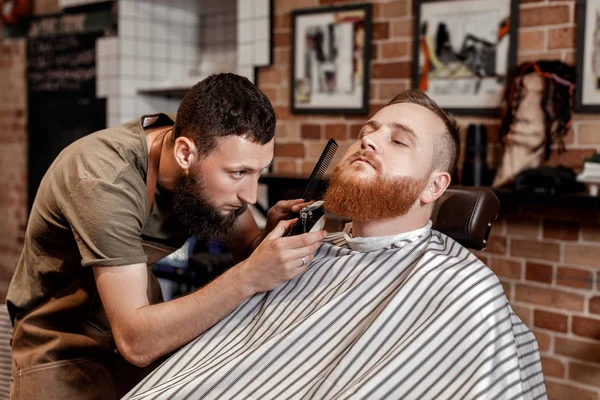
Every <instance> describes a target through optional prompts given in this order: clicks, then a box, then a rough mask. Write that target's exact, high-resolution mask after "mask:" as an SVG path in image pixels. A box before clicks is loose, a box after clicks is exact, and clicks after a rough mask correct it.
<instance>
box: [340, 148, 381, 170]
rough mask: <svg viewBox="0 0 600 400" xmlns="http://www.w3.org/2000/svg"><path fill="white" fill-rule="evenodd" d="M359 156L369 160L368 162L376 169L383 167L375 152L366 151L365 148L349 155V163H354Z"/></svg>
mask: <svg viewBox="0 0 600 400" xmlns="http://www.w3.org/2000/svg"><path fill="white" fill-rule="evenodd" d="M359 158H365V159H366V160H367V162H368V163H369V164H371V165H372V166H373V168H375V169H376V170H379V169H381V161H379V160H378V159H377V158H376V157H375V156H374V155H373V152H371V151H364V150H358V151H357V152H355V153H354V154H352V155H351V156H350V157H348V160H349V161H348V165H349V164H352V163H353V162H354V161H356V160H358V159H359Z"/></svg>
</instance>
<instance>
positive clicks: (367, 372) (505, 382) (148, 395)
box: [125, 227, 547, 399]
mask: <svg viewBox="0 0 600 400" xmlns="http://www.w3.org/2000/svg"><path fill="white" fill-rule="evenodd" d="M415 232H416V231H415ZM462 398H466V399H492V398H494V399H496V398H499V399H545V398H547V397H546V390H545V386H544V377H543V375H542V368H541V363H540V355H539V352H538V347H537V342H536V340H535V337H534V336H533V334H532V333H531V331H530V330H529V329H528V328H527V327H526V326H525V325H524V324H523V323H522V322H521V320H520V319H519V318H518V317H517V316H516V315H515V313H514V312H513V311H512V309H511V307H510V305H509V304H508V301H507V299H506V296H505V295H504V291H503V289H502V285H501V284H500V281H499V280H498V278H497V277H496V276H495V275H494V273H493V272H492V271H491V270H490V269H489V268H487V267H486V266H485V265H484V264H483V263H482V262H481V261H480V260H479V259H478V258H477V257H475V256H474V255H473V254H471V253H470V252H469V251H468V250H467V249H465V248H464V247H462V246H461V245H459V244H458V243H457V242H455V241H454V240H452V239H451V238H449V237H448V236H446V235H444V234H442V233H440V232H437V231H434V230H431V229H429V228H428V227H427V229H421V230H419V231H418V235H412V236H411V235H406V236H405V237H403V239H402V240H400V241H397V242H395V243H393V244H392V245H389V246H387V247H384V248H381V249H378V250H374V251H368V252H359V251H355V250H352V248H350V247H349V245H348V240H346V238H345V236H344V235H343V233H342V232H340V233H336V234H331V235H328V236H327V237H326V238H325V240H324V242H323V244H322V245H321V247H320V249H319V250H318V252H317V254H316V255H315V259H314V260H313V261H312V262H311V263H310V265H309V269H308V271H307V272H306V273H304V274H302V275H300V276H298V277H296V278H294V279H293V280H291V281H289V282H287V283H285V284H283V285H282V286H280V287H278V288H277V289H275V290H273V291H271V292H266V293H260V294H257V295H255V296H254V297H252V298H250V299H249V300H247V301H246V302H245V303H243V304H242V305H240V306H239V307H238V308H236V309H235V310H234V311H233V312H231V313H230V314H229V315H228V316H227V317H225V318H224V319H223V320H222V321H221V322H219V323H218V324H216V325H215V326H214V327H213V328H211V329H210V330H208V331H207V332H205V333H204V334H202V335H201V336H199V337H198V338H197V339H196V340H194V341H192V342H191V343H189V344H188V345H187V346H185V347H183V348H181V349H180V350H179V351H178V352H176V353H175V354H173V355H172V356H171V357H170V358H169V359H168V360H167V361H165V362H164V363H163V364H162V366H160V367H159V368H158V369H156V370H155V371H154V372H153V373H151V374H150V375H148V376H147V377H146V378H145V379H144V380H143V381H142V382H140V383H139V384H138V385H137V386H136V387H135V388H134V389H132V390H131V391H130V392H129V393H128V394H127V396H125V399H462Z"/></svg>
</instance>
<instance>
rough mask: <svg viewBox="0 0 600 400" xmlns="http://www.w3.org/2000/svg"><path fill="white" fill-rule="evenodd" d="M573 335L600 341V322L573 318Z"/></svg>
mask: <svg viewBox="0 0 600 400" xmlns="http://www.w3.org/2000/svg"><path fill="white" fill-rule="evenodd" d="M572 329H573V333H574V334H576V335H577V336H585V337H589V338H592V339H596V340H600V320H598V319H591V318H584V317H577V316H573V326H572Z"/></svg>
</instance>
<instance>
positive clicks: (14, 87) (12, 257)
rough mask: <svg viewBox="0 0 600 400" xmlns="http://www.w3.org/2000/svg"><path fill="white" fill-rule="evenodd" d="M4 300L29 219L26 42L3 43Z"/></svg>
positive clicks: (0, 284) (0, 194) (0, 214)
mask: <svg viewBox="0 0 600 400" xmlns="http://www.w3.org/2000/svg"><path fill="white" fill-rule="evenodd" d="M0 77H1V79H0V221H2V222H0V225H1V226H2V229H1V230H0V231H1V234H0V254H2V257H0V299H2V300H3V299H4V297H5V296H6V290H7V288H8V282H9V279H10V276H11V275H12V271H13V270H14V268H15V265H16V263H17V260H18V257H19V254H20V252H21V246H22V244H23V233H24V231H25V224H26V218H27V127H26V125H27V117H26V107H27V104H26V89H27V87H26V81H25V41H24V40H10V41H4V42H0Z"/></svg>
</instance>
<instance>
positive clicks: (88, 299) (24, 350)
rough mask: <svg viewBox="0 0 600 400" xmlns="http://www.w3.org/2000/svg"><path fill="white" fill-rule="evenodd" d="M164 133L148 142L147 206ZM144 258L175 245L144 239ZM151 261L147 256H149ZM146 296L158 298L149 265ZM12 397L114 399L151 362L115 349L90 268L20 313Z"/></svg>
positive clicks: (144, 372)
mask: <svg viewBox="0 0 600 400" xmlns="http://www.w3.org/2000/svg"><path fill="white" fill-rule="evenodd" d="M164 137H165V133H163V134H161V135H160V136H158V137H157V138H156V139H155V140H154V141H153V143H152V146H151V149H150V154H149V161H148V173H147V178H146V188H147V191H148V201H149V205H150V207H149V209H150V210H152V204H153V201H154V193H155V190H156V183H157V180H158V167H159V161H160V153H161V148H162V142H163V140H164ZM144 250H145V251H146V253H147V254H148V253H152V254H148V257H149V260H154V261H155V260H157V259H159V258H162V257H164V256H166V255H168V254H169V253H171V252H172V251H173V250H174V249H172V248H167V247H164V246H162V245H159V244H156V243H151V242H145V243H144ZM149 264H151V262H149ZM148 299H149V300H150V303H151V304H155V303H158V302H160V301H162V295H161V291H160V286H159V285H158V281H157V279H156V277H155V276H154V274H153V273H152V272H151V270H150V266H149V267H148ZM12 355H13V359H12V378H11V399H13V400H21V399H23V400H30V399H36V400H38V399H102V400H105V399H108V400H110V399H118V398H120V397H122V396H123V395H125V394H126V393H127V392H128V391H129V390H130V389H131V388H132V387H133V386H135V385H136V384H137V383H138V382H139V381H140V380H141V379H142V378H143V377H144V376H146V375H147V374H148V373H150V372H151V371H152V370H153V369H154V368H156V367H157V366H158V365H159V364H160V362H161V361H162V360H159V361H157V362H155V363H153V364H152V365H150V366H148V367H146V368H138V367H136V366H134V365H132V364H130V363H129V362H127V361H126V360H125V359H124V358H123V357H122V356H121V355H120V354H119V352H118V350H117V347H116V345H115V342H114V338H113V335H112V332H111V330H110V324H109V322H108V318H107V317H106V313H105V311H104V308H103V307H102V302H101V301H100V296H99V295H98V291H97V289H96V282H95V279H94V273H93V270H92V268H82V269H81V274H80V277H78V278H77V279H75V280H74V281H73V283H72V284H71V285H70V286H68V287H66V288H65V289H63V290H62V291H60V292H59V293H56V294H55V295H54V296H53V297H52V298H51V299H50V300H49V301H47V302H46V303H44V304H42V305H40V306H38V307H37V308H35V309H33V310H31V311H29V312H28V313H26V314H25V315H23V316H20V317H19V318H18V319H17V321H15V327H14V331H13V353H12Z"/></svg>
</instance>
